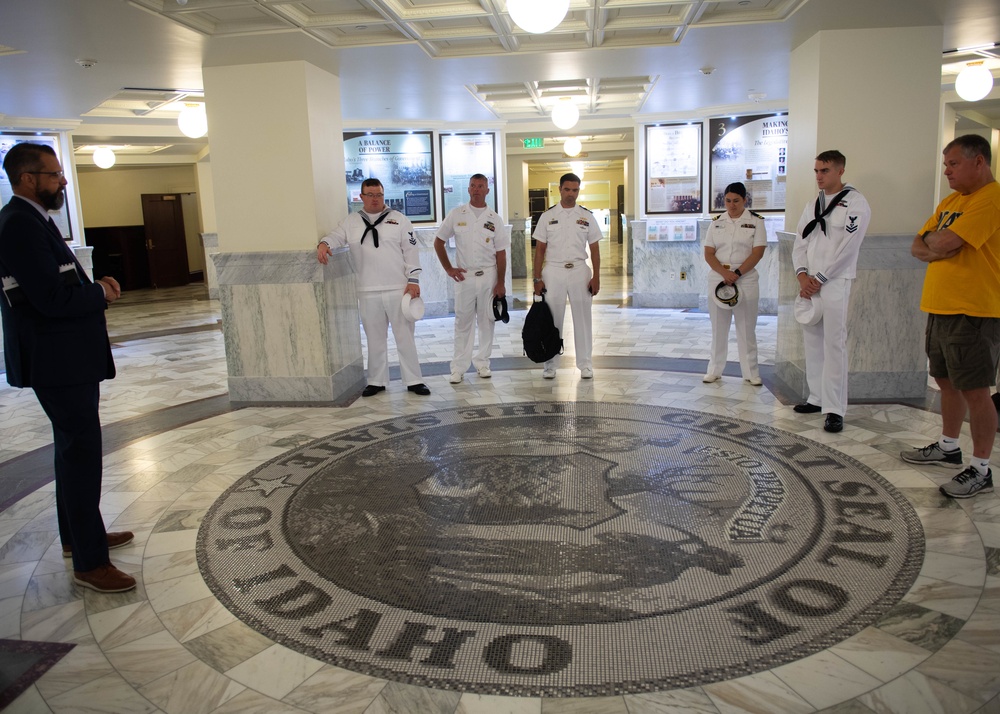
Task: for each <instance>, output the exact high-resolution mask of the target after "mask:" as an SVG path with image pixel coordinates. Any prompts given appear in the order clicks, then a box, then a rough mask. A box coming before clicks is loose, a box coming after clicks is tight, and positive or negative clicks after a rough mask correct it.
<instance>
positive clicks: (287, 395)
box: [212, 249, 365, 405]
mask: <svg viewBox="0 0 1000 714" xmlns="http://www.w3.org/2000/svg"><path fill="white" fill-rule="evenodd" d="M212 259H213V262H214V265H215V270H216V274H217V279H218V290H219V301H220V303H221V308H222V329H223V334H224V337H225V345H226V363H227V366H228V370H229V399H230V401H231V402H233V403H237V404H241V405H247V404H268V405H272V404H309V405H340V404H344V403H346V402H347V401H348V400H349V399H350V398H351V397H353V396H354V395H356V394H357V393H358V392H359V391H360V390H361V389H362V388H363V387H364V385H365V375H364V362H363V360H362V356H361V327H360V317H359V315H358V302H357V294H356V292H355V285H354V273H353V270H352V269H351V267H350V263H349V261H348V253H347V250H346V249H343V250H338V251H334V254H333V255H332V256H331V258H330V262H329V264H328V265H325V266H324V265H320V264H319V263H318V262H317V261H316V255H315V253H313V252H312V251H296V252H263V253H215V254H214V255H212Z"/></svg>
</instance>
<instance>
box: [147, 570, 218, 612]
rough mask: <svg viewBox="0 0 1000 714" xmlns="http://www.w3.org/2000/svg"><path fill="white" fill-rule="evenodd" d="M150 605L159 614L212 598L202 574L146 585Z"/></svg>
mask: <svg viewBox="0 0 1000 714" xmlns="http://www.w3.org/2000/svg"><path fill="white" fill-rule="evenodd" d="M146 594H147V596H148V597H149V603H150V605H152V606H153V609H154V610H156V612H158V613H162V612H165V611H167V610H173V609H174V608H178V607H181V606H182V605H189V604H191V603H194V602H196V601H198V600H203V599H205V598H208V597H211V596H212V591H211V590H210V589H209V587H208V585H207V584H206V583H205V581H204V580H202V578H201V575H200V574H192V575H182V576H180V577H177V578H170V579H169V580H160V581H158V582H155V583H148V584H147V585H146Z"/></svg>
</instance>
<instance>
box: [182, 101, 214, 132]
mask: <svg viewBox="0 0 1000 714" xmlns="http://www.w3.org/2000/svg"><path fill="white" fill-rule="evenodd" d="M177 126H178V127H179V128H180V130H181V133H182V134H183V135H184V136H189V137H191V138H192V139H200V138H201V137H203V136H205V134H207V133H208V116H207V115H206V114H205V105H204V104H185V105H184V108H183V109H181V113H180V114H179V115H177Z"/></svg>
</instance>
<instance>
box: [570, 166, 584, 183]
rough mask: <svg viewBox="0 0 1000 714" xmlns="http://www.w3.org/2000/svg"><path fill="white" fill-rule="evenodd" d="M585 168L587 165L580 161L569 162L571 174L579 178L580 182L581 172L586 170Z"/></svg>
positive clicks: (581, 178)
mask: <svg viewBox="0 0 1000 714" xmlns="http://www.w3.org/2000/svg"><path fill="white" fill-rule="evenodd" d="M586 166H587V165H586V164H585V163H584V162H582V161H570V162H569V167H570V169H571V170H572V171H573V173H575V174H576V175H577V176H579V177H580V180H581V181H583V171H584V169H585V168H586Z"/></svg>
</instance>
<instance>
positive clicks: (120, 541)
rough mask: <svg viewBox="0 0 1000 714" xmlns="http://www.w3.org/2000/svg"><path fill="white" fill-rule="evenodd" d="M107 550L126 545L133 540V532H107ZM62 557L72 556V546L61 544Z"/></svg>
mask: <svg viewBox="0 0 1000 714" xmlns="http://www.w3.org/2000/svg"><path fill="white" fill-rule="evenodd" d="M107 535H108V550H114V549H115V548H124V547H125V546H126V545H128V544H129V543H131V542H132V541H134V540H135V533H133V532H132V531H122V532H120V533H108V534H107ZM63 557H64V558H72V557H73V548H72V547H71V546H68V545H64V546H63Z"/></svg>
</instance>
